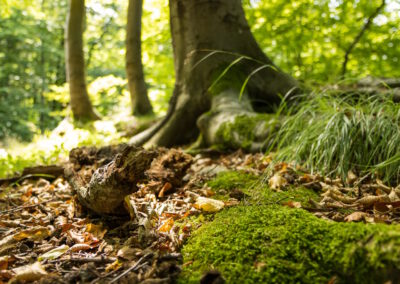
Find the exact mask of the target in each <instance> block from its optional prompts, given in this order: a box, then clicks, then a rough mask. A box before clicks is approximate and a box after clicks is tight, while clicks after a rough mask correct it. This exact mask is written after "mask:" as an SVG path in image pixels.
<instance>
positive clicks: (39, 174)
mask: <svg viewBox="0 0 400 284" xmlns="http://www.w3.org/2000/svg"><path fill="white" fill-rule="evenodd" d="M63 175H64V167H62V166H58V165H50V166H37V167H27V168H24V170H23V171H22V174H21V175H19V176H14V177H10V178H3V179H0V185H3V184H11V183H18V182H20V181H22V180H24V179H27V178H45V179H50V180H53V179H55V178H57V177H59V176H63Z"/></svg>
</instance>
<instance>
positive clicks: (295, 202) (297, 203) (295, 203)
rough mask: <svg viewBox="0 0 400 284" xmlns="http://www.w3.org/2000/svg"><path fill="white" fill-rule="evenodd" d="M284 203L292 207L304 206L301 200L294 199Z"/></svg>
mask: <svg viewBox="0 0 400 284" xmlns="http://www.w3.org/2000/svg"><path fill="white" fill-rule="evenodd" d="M283 205H285V206H287V207H290V208H301V207H302V206H301V203H300V202H298V201H292V200H290V201H288V202H285V203H283Z"/></svg>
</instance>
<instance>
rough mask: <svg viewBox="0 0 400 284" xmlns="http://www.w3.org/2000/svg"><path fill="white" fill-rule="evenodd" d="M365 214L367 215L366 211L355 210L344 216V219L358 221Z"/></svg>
mask: <svg viewBox="0 0 400 284" xmlns="http://www.w3.org/2000/svg"><path fill="white" fill-rule="evenodd" d="M365 216H367V213H365V212H361V211H356V212H353V213H351V214H350V215H348V216H346V217H345V218H344V220H345V221H346V222H359V221H362V220H363V219H364V218H365Z"/></svg>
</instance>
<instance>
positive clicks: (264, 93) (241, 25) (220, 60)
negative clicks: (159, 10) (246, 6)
mask: <svg viewBox="0 0 400 284" xmlns="http://www.w3.org/2000/svg"><path fill="white" fill-rule="evenodd" d="M170 23H171V33H172V43H173V50H174V60H175V62H174V63H175V74H176V84H175V90H174V95H173V97H172V99H171V100H172V103H170V109H169V112H168V115H167V118H166V119H164V120H163V123H162V127H159V128H160V129H159V130H158V131H157V132H156V133H155V135H153V136H152V138H151V140H149V142H148V144H149V145H162V146H172V145H179V144H184V143H188V142H190V141H191V140H193V138H195V137H196V135H198V133H199V129H198V128H197V127H196V121H197V119H198V118H199V117H200V115H201V114H203V113H205V112H207V111H209V110H210V107H211V101H212V98H213V97H215V96H217V95H218V94H219V93H222V92H224V91H226V90H232V89H233V90H234V91H235V92H236V95H237V98H239V96H240V90H241V89H242V86H243V84H244V82H245V81H246V78H247V77H248V76H251V79H250V80H249V81H248V84H247V85H246V88H245V91H246V93H247V94H248V97H249V100H250V101H251V102H252V107H253V108H254V109H256V110H259V109H262V110H264V111H265V110H268V109H269V110H271V106H272V105H273V104H276V103H279V101H280V96H284V95H286V94H287V93H288V92H290V91H291V90H292V89H295V88H296V87H297V82H296V81H295V80H294V79H292V78H291V77H290V76H288V75H287V74H285V73H283V72H282V71H281V70H279V68H277V67H276V66H275V65H274V64H273V63H272V61H271V60H270V59H269V58H268V57H267V56H266V55H265V54H264V53H263V52H262V50H261V49H260V47H259V46H258V44H257V42H256V41H255V39H254V37H253V35H252V34H251V31H250V28H249V26H248V24H247V21H246V19H245V15H244V11H243V8H242V6H241V1H240V0H220V1H213V0H193V1H185V0H170ZM241 56H245V57H241ZM235 60H236V61H235ZM235 62H236V63H235ZM233 63H235V64H233ZM227 69H229V71H228V72H227V73H226V74H225V76H224V77H222V79H221V80H219V81H218V82H217V83H216V79H217V78H218V77H219V76H220V74H222V73H223V72H224V70H225V71H226V70H227ZM213 83H214V87H213V88H212V89H211V90H210V89H209V88H210V86H211V85H213ZM215 83H216V84H215ZM239 101H240V100H239ZM203 124H204V123H203ZM151 134H153V133H151ZM143 140H144V139H142V140H141V142H143ZM131 142H133V143H134V142H135V139H132V140H131Z"/></svg>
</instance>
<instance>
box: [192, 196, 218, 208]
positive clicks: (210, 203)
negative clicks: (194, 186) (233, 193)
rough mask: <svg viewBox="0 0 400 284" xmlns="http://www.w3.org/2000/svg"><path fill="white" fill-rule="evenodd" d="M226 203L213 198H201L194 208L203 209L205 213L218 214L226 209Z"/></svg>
mask: <svg viewBox="0 0 400 284" xmlns="http://www.w3.org/2000/svg"><path fill="white" fill-rule="evenodd" d="M224 206H225V203H224V202H222V201H220V200H216V199H211V198H206V197H202V196H199V197H198V198H197V200H196V203H195V204H194V207H195V208H197V209H201V210H203V211H205V212H218V211H220V210H221V209H222V208H224Z"/></svg>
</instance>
